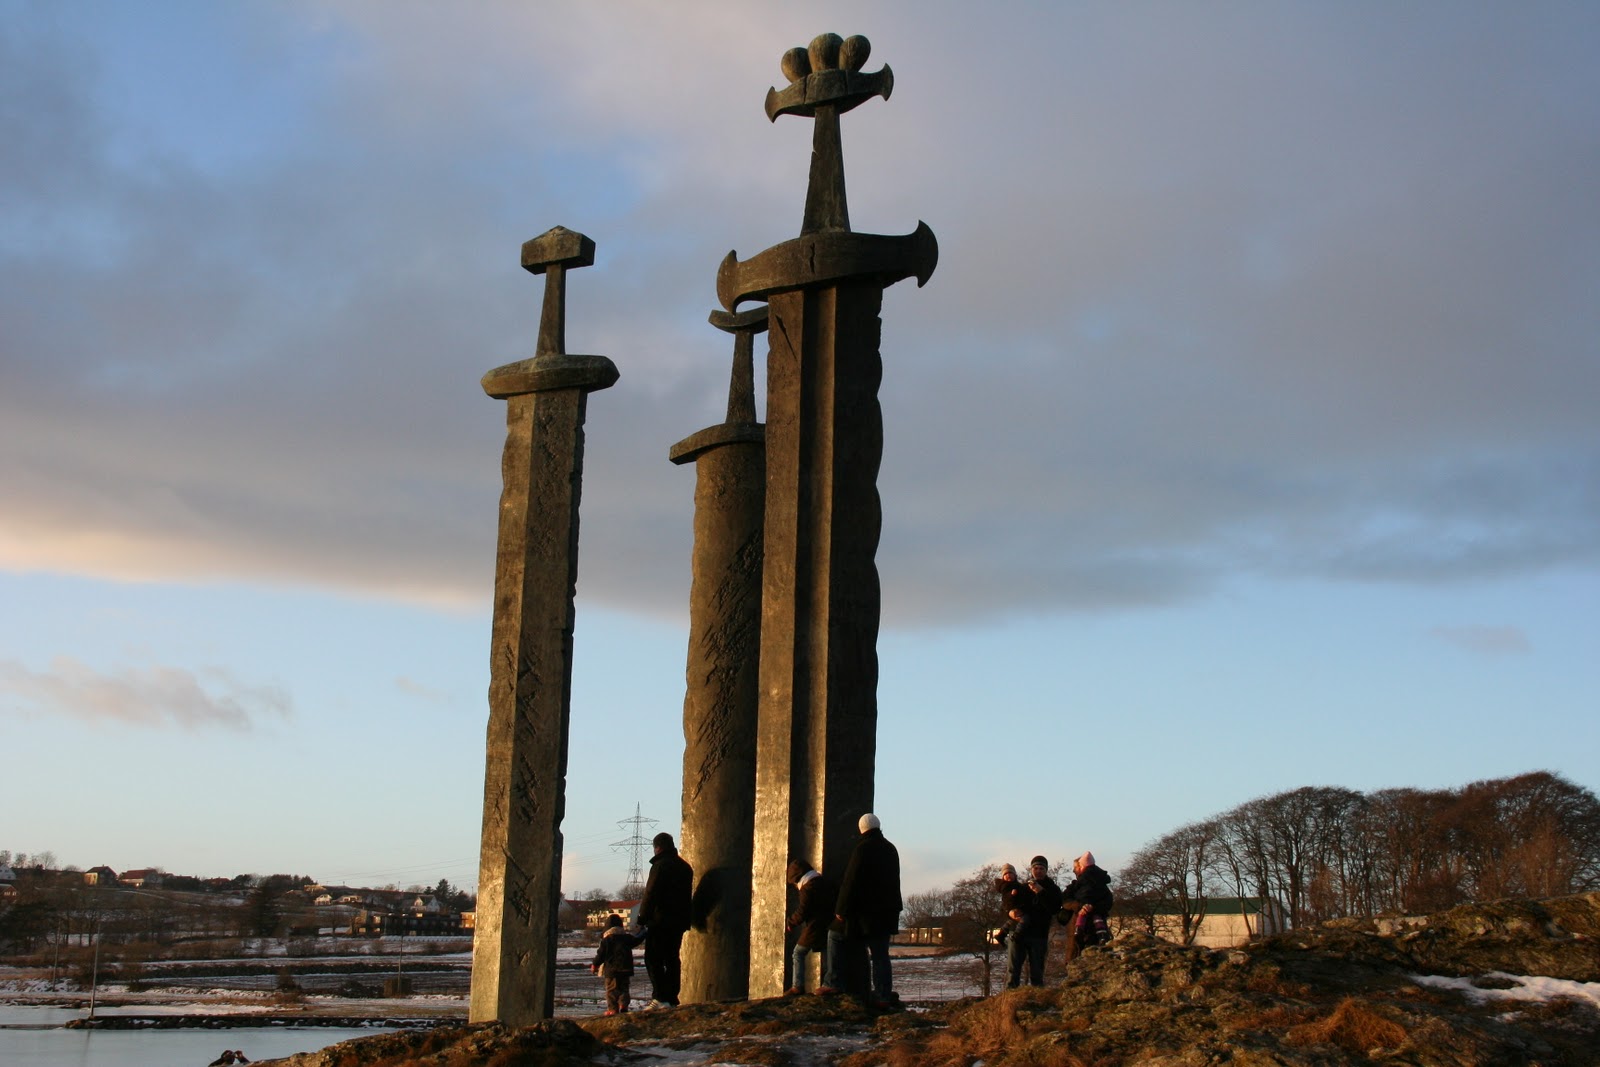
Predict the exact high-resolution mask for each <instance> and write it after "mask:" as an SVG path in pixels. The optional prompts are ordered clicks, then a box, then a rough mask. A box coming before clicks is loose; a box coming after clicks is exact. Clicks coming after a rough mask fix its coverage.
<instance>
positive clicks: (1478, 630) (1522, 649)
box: [1428, 625, 1533, 656]
mask: <svg viewBox="0 0 1600 1067" xmlns="http://www.w3.org/2000/svg"><path fill="white" fill-rule="evenodd" d="M1428 632H1429V633H1430V634H1431V635H1433V636H1434V637H1437V638H1438V639H1439V640H1441V641H1443V642H1445V643H1446V644H1450V645H1454V646H1456V647H1457V648H1459V649H1462V650H1464V651H1467V652H1471V653H1473V654H1475V655H1482V656H1512V655H1522V654H1523V653H1526V652H1531V651H1532V650H1533V644H1532V642H1530V641H1529V640H1528V635H1527V634H1525V633H1523V631H1522V628H1521V627H1519V626H1479V625H1474V626H1435V627H1434V628H1433V629H1431V630H1429V631H1428Z"/></svg>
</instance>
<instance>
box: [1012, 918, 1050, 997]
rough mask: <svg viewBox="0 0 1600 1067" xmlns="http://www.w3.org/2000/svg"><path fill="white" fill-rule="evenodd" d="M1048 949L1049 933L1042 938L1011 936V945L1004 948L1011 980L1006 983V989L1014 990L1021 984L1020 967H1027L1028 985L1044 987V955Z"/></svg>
mask: <svg viewBox="0 0 1600 1067" xmlns="http://www.w3.org/2000/svg"><path fill="white" fill-rule="evenodd" d="M1049 947H1050V937H1049V931H1046V932H1045V936H1044V937H1018V936H1017V935H1016V934H1012V935H1011V943H1010V944H1009V945H1007V946H1006V962H1007V963H1009V964H1010V965H1011V980H1010V981H1008V982H1007V983H1006V987H1007V988H1008V989H1015V988H1017V986H1018V985H1020V984H1022V965H1023V963H1024V962H1026V963H1027V965H1028V984H1029V985H1044V953H1045V949H1047V948H1049Z"/></svg>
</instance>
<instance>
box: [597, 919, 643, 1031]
mask: <svg viewBox="0 0 1600 1067" xmlns="http://www.w3.org/2000/svg"><path fill="white" fill-rule="evenodd" d="M643 940H644V938H643V937H636V936H634V935H633V934H630V933H628V931H626V930H624V929H623V928H622V916H620V915H613V916H611V917H610V918H609V919H607V920H606V932H605V933H603V934H601V935H600V947H599V949H597V950H596V951H595V954H594V962H593V963H591V964H589V970H590V971H591V972H592V973H594V974H598V975H600V976H601V977H602V978H604V979H605V981H606V1014H607V1015H617V1014H620V1013H621V1012H625V1011H627V1010H628V984H629V982H630V981H631V980H632V979H633V946H635V945H637V944H638V943H639V942H641V941H643Z"/></svg>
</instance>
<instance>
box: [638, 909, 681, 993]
mask: <svg viewBox="0 0 1600 1067" xmlns="http://www.w3.org/2000/svg"><path fill="white" fill-rule="evenodd" d="M682 947H683V931H682V930H664V929H662V928H661V927H658V926H653V927H651V928H650V936H649V937H647V938H645V942H644V969H645V973H646V974H648V975H649V976H650V996H651V998H652V999H653V1000H658V1001H660V1002H661V1003H662V1004H676V1003H678V989H679V987H681V986H682V985H683V967H682V964H681V962H680V961H679V958H678V952H679V950H680V949H681V948H682Z"/></svg>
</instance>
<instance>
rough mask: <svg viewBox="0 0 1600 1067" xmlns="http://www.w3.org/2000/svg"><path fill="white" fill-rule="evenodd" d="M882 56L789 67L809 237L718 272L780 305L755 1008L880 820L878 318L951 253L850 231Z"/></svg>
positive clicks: (841, 44)
mask: <svg viewBox="0 0 1600 1067" xmlns="http://www.w3.org/2000/svg"><path fill="white" fill-rule="evenodd" d="M870 47H871V46H870V45H869V44H868V42H867V39H866V38H865V37H859V36H857V37H851V38H849V39H848V40H841V39H840V38H839V37H838V36H837V35H835V34H823V35H822V36H820V37H817V38H816V39H815V40H813V41H812V42H811V45H810V47H809V49H805V48H792V49H790V50H789V51H788V52H786V53H785V54H784V56H783V60H782V69H783V73H784V75H785V77H787V78H788V80H789V85H788V86H787V88H785V89H782V90H777V89H770V90H768V92H767V100H766V112H767V117H768V119H770V120H772V121H777V118H778V116H779V115H799V116H803V117H810V118H811V119H812V120H813V122H814V123H815V126H814V130H813V134H812V152H811V175H810V184H809V186H808V188H807V191H806V204H805V215H804V218H803V220H802V222H801V226H800V236H799V237H796V238H794V239H793V240H790V241H785V242H783V243H782V244H778V245H775V246H773V247H772V248H769V249H767V250H766V251H764V252H761V253H758V254H757V255H755V256H752V257H751V258H749V259H747V260H744V261H742V262H741V261H740V260H739V259H738V257H737V255H736V254H735V253H732V252H730V253H729V254H728V257H727V259H725V260H724V261H723V263H722V266H721V268H720V269H719V270H718V272H717V297H718V299H719V300H720V301H721V302H722V305H723V306H724V307H725V308H727V309H728V310H729V311H735V310H737V308H738V306H739V305H740V304H741V303H743V302H745V301H748V300H760V299H764V300H766V301H767V306H768V323H769V337H770V350H769V353H768V356H767V421H766V427H767V429H766V443H767V477H766V520H765V552H764V556H765V559H764V564H763V575H762V614H761V658H760V711H759V723H758V736H757V747H756V794H755V796H756V804H755V840H754V848H755V858H754V864H753V871H754V881H753V885H752V902H751V933H750V982H749V995H750V996H751V997H765V996H776V995H778V994H779V993H781V992H782V991H783V989H784V988H785V987H784V981H785V977H786V975H785V972H786V964H787V960H786V953H785V944H784V919H785V913H786V910H787V900H788V897H787V885H786V883H785V880H784V868H785V866H786V865H787V862H788V859H789V857H791V856H799V857H804V858H805V859H806V860H808V861H809V862H811V863H812V864H815V865H817V866H818V867H819V868H820V869H821V870H823V871H824V872H831V873H832V874H833V875H834V876H835V877H837V876H838V875H839V874H841V873H842V872H843V869H844V865H845V863H846V861H847V860H848V858H849V855H850V851H851V849H852V848H853V846H854V844H855V840H856V837H857V830H856V819H857V818H858V817H859V816H860V815H861V814H862V813H863V812H866V811H870V810H871V809H872V806H873V804H872V801H873V778H874V769H875V761H876V748H877V718H878V706H877V684H878V652H877V638H878V619H879V612H880V595H879V588H878V570H877V564H876V561H875V555H876V553H877V547H878V536H879V532H880V529H881V526H882V513H881V510H880V504H879V500H878V488H877V477H878V465H879V462H880V460H881V459H882V454H883V418H882V412H881V410H880V408H879V404H878V385H879V381H880V379H881V378H882V373H883V362H882V359H881V357H880V355H879V352H878V344H879V336H880V326H881V324H880V322H879V318H878V316H879V311H880V309H881V307H882V303H883V290H884V288H885V287H887V286H889V285H892V284H893V283H895V282H897V281H900V280H901V279H904V278H909V277H915V278H916V279H917V284H918V285H919V286H920V285H922V284H923V283H925V282H926V281H927V280H928V277H929V276H930V275H931V274H932V273H933V269H934V266H935V264H936V263H937V261H938V243H937V241H936V240H935V239H934V236H933V231H932V230H930V229H929V228H928V227H927V225H926V224H923V223H918V225H917V228H916V230H915V231H914V232H913V233H910V234H907V235H904V236H881V235H878V234H866V233H854V232H852V231H851V229H850V218H849V211H848V208H847V205H846V198H845V182H844V155H843V148H842V145H841V142H840V136H839V118H840V116H841V115H842V114H843V113H844V112H846V111H849V110H850V109H852V108H854V107H856V106H857V105H858V104H861V103H864V102H865V101H867V100H869V99H871V98H872V97H875V96H882V97H884V98H885V99H887V98H888V97H889V93H890V91H891V89H892V88H893V84H894V76H893V73H892V72H891V71H890V69H889V68H888V67H887V66H885V67H884V68H883V69H881V70H879V71H877V72H876V73H870V74H869V73H865V72H864V71H863V70H862V67H864V66H865V64H866V61H867V56H868V53H869V51H870Z"/></svg>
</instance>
